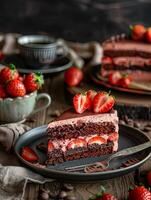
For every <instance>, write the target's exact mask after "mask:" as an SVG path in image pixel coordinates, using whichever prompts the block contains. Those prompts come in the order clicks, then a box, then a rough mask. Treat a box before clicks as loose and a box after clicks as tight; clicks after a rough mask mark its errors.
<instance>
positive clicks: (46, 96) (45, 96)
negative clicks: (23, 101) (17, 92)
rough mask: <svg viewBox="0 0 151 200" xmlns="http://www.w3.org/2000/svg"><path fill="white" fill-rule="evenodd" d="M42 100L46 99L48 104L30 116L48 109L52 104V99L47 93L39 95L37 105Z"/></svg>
mask: <svg viewBox="0 0 151 200" xmlns="http://www.w3.org/2000/svg"><path fill="white" fill-rule="evenodd" d="M41 99H46V103H45V104H44V105H43V106H41V107H40V108H36V109H35V110H34V111H33V112H32V113H31V114H30V115H33V114H35V113H37V112H39V111H41V110H44V109H46V108H47V107H48V106H49V105H50V104H51V97H50V96H49V94H46V93H41V94H37V97H36V103H37V102H38V101H40V100H41Z"/></svg>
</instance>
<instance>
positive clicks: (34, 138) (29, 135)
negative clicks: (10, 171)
mask: <svg viewBox="0 0 151 200" xmlns="http://www.w3.org/2000/svg"><path fill="white" fill-rule="evenodd" d="M46 128H47V127H46V126H41V127H37V128H34V129H31V130H30V131H28V132H26V133H25V134H23V135H22V136H21V137H20V138H19V139H18V141H17V142H16V145H15V153H16V154H17V156H18V158H19V159H20V160H21V161H22V162H23V163H24V164H25V165H26V166H27V167H29V168H31V169H32V170H34V171H36V172H37V173H39V174H42V175H43V176H46V177H51V178H55V179H59V180H61V179H63V180H68V181H77V182H79V181H80V182H81V181H84V182H87V181H96V180H103V179H111V178H114V177H118V176H121V175H124V174H127V173H129V172H131V171H133V170H135V169H136V168H138V167H139V166H140V165H142V164H143V163H144V162H145V161H146V160H147V159H148V158H149V157H150V156H151V153H150V151H149V150H148V151H147V150H145V151H142V152H141V153H139V154H135V155H133V156H130V158H137V159H138V160H139V161H138V162H137V163H136V164H133V165H131V166H129V167H125V168H121V164H122V163H123V162H125V161H127V160H128V159H129V158H121V159H117V160H114V161H113V162H111V168H114V170H110V171H104V172H97V173H92V174H86V173H84V172H67V171H65V170H64V168H65V167H71V166H76V165H82V164H86V163H93V162H96V161H100V160H103V159H105V158H107V157H108V156H101V157H96V158H85V159H80V160H74V161H68V162H64V163H62V164H57V165H55V166H52V165H49V166H47V167H46V168H40V167H37V166H35V165H33V164H32V163H29V162H27V161H25V160H24V159H23V158H22V157H21V156H20V152H21V149H22V147H24V146H30V147H31V148H33V149H34V150H35V151H36V152H37V154H38V155H39V157H40V161H41V162H43V161H44V160H46V155H45V154H44V153H42V152H41V151H39V150H37V148H36V145H37V144H39V143H41V142H42V141H45V142H46V141H47V138H46V137H47V136H46ZM119 133H120V139H119V150H121V149H125V148H128V147H132V146H136V145H139V144H142V143H144V142H147V141H148V140H149V139H148V137H147V136H145V135H144V134H143V132H141V131H139V130H138V129H134V128H132V127H129V126H125V125H120V130H119Z"/></svg>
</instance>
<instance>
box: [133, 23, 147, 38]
mask: <svg viewBox="0 0 151 200" xmlns="http://www.w3.org/2000/svg"><path fill="white" fill-rule="evenodd" d="M131 29H132V32H131V36H132V39H133V40H137V41H140V40H143V39H144V36H145V32H146V28H145V27H144V26H143V25H141V24H137V25H135V26H132V27H131Z"/></svg>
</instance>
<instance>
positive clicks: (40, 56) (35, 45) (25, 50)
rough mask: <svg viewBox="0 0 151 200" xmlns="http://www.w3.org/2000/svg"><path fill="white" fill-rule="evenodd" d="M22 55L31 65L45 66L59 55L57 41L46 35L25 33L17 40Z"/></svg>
mask: <svg viewBox="0 0 151 200" xmlns="http://www.w3.org/2000/svg"><path fill="white" fill-rule="evenodd" d="M17 43H18V47H19V50H20V54H21V56H22V57H23V58H24V59H25V62H26V63H27V64H28V65H30V66H38V67H39V66H44V65H45V64H50V63H52V62H53V61H54V60H55V59H56V56H57V42H56V40H55V39H53V38H51V37H49V36H46V35H25V36H20V37H19V38H18V40H17Z"/></svg>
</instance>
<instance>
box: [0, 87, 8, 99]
mask: <svg viewBox="0 0 151 200" xmlns="http://www.w3.org/2000/svg"><path fill="white" fill-rule="evenodd" d="M6 96H7V95H6V92H5V90H4V87H3V85H0V98H2V99H4V98H6Z"/></svg>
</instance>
